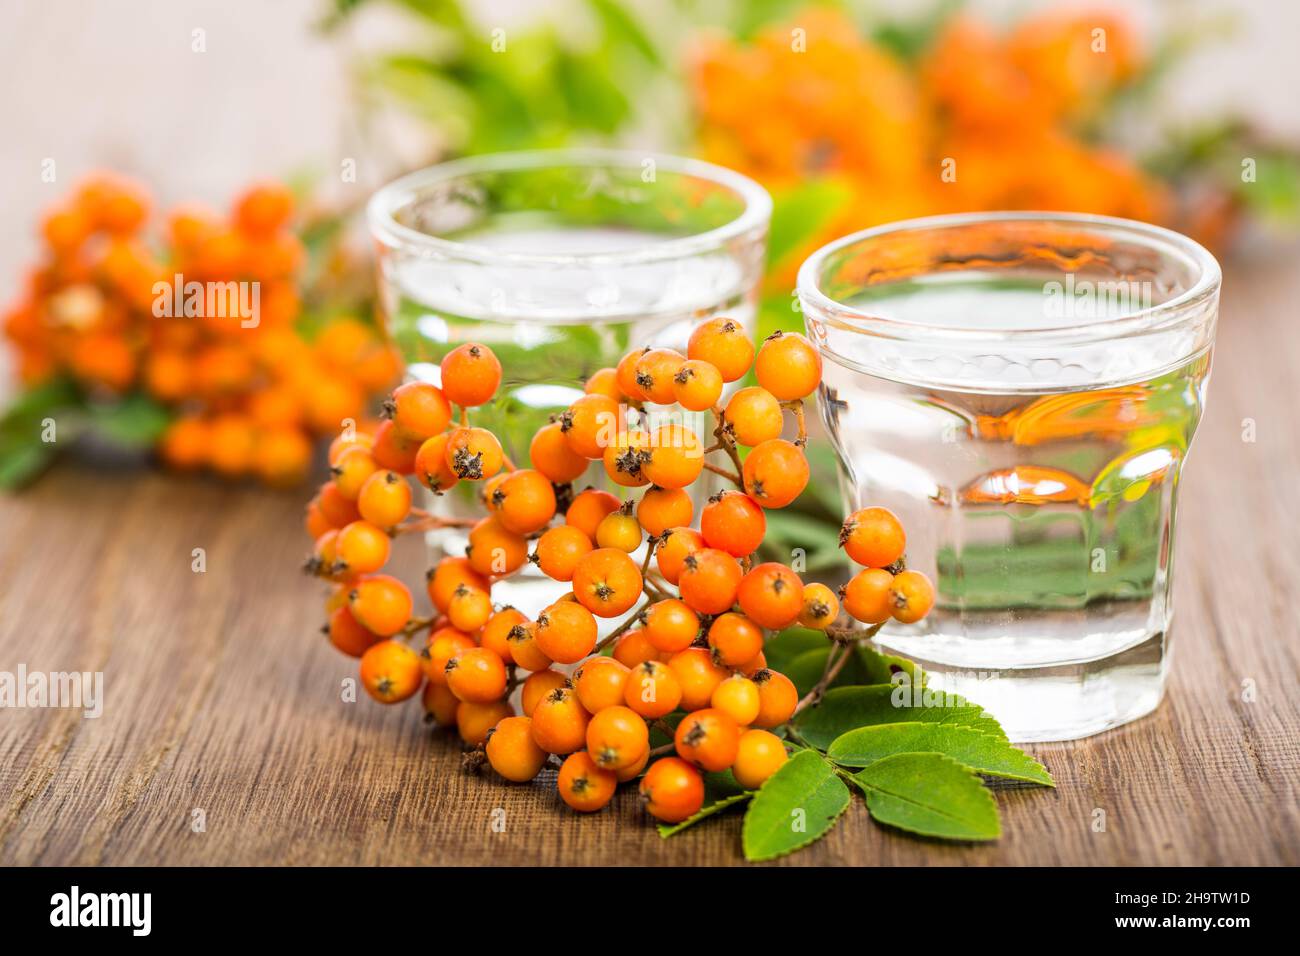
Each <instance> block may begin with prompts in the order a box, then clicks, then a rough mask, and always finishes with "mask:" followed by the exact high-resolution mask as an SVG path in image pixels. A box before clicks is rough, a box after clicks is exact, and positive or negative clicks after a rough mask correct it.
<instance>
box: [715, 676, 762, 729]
mask: <svg viewBox="0 0 1300 956" xmlns="http://www.w3.org/2000/svg"><path fill="white" fill-rule="evenodd" d="M758 705H759V700H758V685H757V684H755V683H754V682H753V681H752V680H750V679H749V678H748V677H746V676H745V675H744V674H733V675H732V676H730V677H728V678H727V679H726V680H724V681H723V682H722V683H720V684H719V685H718V686H717V687H715V688H713V696H711V697H710V698H709V706H710V707H712V708H713V709H714V710H720V711H722V712H723V713H724V714H726V715H727V716H728V717H730V718H731V719H732V720H734V721H735V722H736V725H737V726H738V727H748V726H749V725H750V724H752V723H753V722H754V718H755V717H757V716H758Z"/></svg>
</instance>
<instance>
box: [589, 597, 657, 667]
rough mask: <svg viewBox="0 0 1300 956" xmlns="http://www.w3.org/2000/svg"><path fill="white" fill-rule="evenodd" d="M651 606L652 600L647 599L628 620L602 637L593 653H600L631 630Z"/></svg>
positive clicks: (592, 650)
mask: <svg viewBox="0 0 1300 956" xmlns="http://www.w3.org/2000/svg"><path fill="white" fill-rule="evenodd" d="M649 606H650V602H649V601H646V602H645V603H644V604H642V605H641V606H640V607H639V608H637V609H636V610H635V611H633V612H632V613H631V614H629V615H628V617H627V620H626V621H624V622H623V623H622V624H620V625H619V626H618V627H616V628H614V630H612V631H610V632H609V634H607V635H606V636H605V637H603V638H601V640H600V643H598V644H597V645H596V646H595V647H593V648H592V649H591V653H592V654H599V653H600V652H601V651H603V650H604V649H605V648H607V647H609V645H611V644H613V643H614V642H615V641H617V640H618V639H619V638H620V637H622V636H623V635H624V634H626V633H627V632H628V631H629V630H631V629H632V625H634V624H636V622H637V619H638V618H639V617H641V612H642V611H644V610H645V609H646V608H647V607H649Z"/></svg>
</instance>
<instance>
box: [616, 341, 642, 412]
mask: <svg viewBox="0 0 1300 956" xmlns="http://www.w3.org/2000/svg"><path fill="white" fill-rule="evenodd" d="M649 351H650V347H649V346H646V347H644V348H639V349H633V350H632V351H631V352H628V353H627V354H626V355H624V356H623V357H622V358H621V359H619V362H618V366H617V367H616V368H615V369H614V381H615V382H616V383H617V385H618V390H619V391H620V392H622V393H623V394H624V395H625V396H627V397H628V398H630V399H631V400H632V401H634V402H644V401H647V398H646V395H645V393H644V392H643V391H641V386H640V385H638V384H637V380H636V366H637V363H638V362H640V361H641V356H642V355H645V353H646V352H649Z"/></svg>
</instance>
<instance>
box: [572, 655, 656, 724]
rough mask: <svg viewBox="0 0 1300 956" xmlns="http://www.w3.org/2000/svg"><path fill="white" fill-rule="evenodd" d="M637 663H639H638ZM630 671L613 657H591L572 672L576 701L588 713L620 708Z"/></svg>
mask: <svg viewBox="0 0 1300 956" xmlns="http://www.w3.org/2000/svg"><path fill="white" fill-rule="evenodd" d="M637 663H640V661H638V662H637ZM630 673H631V669H630V668H629V667H628V666H627V665H626V664H623V663H621V662H619V661H618V660H617V659H615V658H613V657H593V658H592V659H591V660H589V661H584V662H583V664H582V666H581V667H579V668H578V669H577V670H576V671H574V672H573V686H574V688H575V689H576V690H577V692H578V701H579V702H580V703H581V704H582V706H583V707H585V708H586V709H587V710H588V711H589V712H590V713H593V714H599V713H600V712H601V711H603V710H605V708H607V707H615V706H620V705H621V704H622V703H623V693H624V691H626V690H627V678H628V675H629V674H630Z"/></svg>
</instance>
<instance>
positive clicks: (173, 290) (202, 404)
mask: <svg viewBox="0 0 1300 956" xmlns="http://www.w3.org/2000/svg"><path fill="white" fill-rule="evenodd" d="M149 208H150V202H149V197H148V195H147V193H146V191H145V190H144V189H142V188H141V187H140V186H139V185H137V184H135V183H133V182H131V181H129V180H126V179H123V178H121V177H119V176H116V175H113V174H97V175H95V176H93V177H91V178H90V179H88V180H87V181H86V182H84V183H83V184H82V185H81V186H80V187H79V188H77V189H76V190H75V191H74V192H73V193H72V195H71V196H70V197H68V199H67V200H66V201H64V202H62V203H61V204H60V205H58V206H57V207H56V208H55V209H53V210H52V211H51V212H50V213H49V214H48V215H47V216H46V218H45V220H44V223H43V224H42V237H43V240H44V254H43V257H42V261H41V262H40V263H39V265H37V266H36V267H35V268H34V269H33V270H32V271H31V273H30V276H29V278H28V281H27V283H26V289H25V292H24V293H23V295H22V297H21V299H20V301H19V302H18V303H17V304H15V305H14V306H13V307H12V308H11V309H10V310H9V311H8V312H7V314H6V315H5V318H4V330H5V334H6V336H7V338H8V339H9V341H10V342H11V343H12V344H13V345H14V347H15V348H16V350H17V359H18V361H17V368H18V374H19V377H20V379H21V381H22V383H23V384H24V385H26V386H34V385H37V384H39V383H41V382H43V381H46V380H49V379H51V378H54V377H57V376H65V377H70V378H71V379H72V380H73V381H74V382H75V383H76V385H77V386H78V388H79V389H80V390H81V391H83V392H85V393H86V394H88V395H90V396H92V397H94V398H95V399H96V400H98V401H108V402H111V401H114V400H117V399H120V398H122V397H125V396H127V395H133V394H134V395H146V396H148V397H149V398H150V399H152V400H153V401H154V402H156V403H157V404H159V405H161V406H163V407H164V408H166V409H167V411H168V413H169V414H170V415H171V416H172V421H171V423H170V425H169V426H168V427H167V429H166V431H165V432H164V433H163V434H162V437H161V439H160V440H159V444H158V449H157V450H158V452H159V454H160V455H161V457H162V458H163V460H164V461H165V462H167V463H168V464H170V465H172V466H174V467H178V468H184V469H196V468H209V469H211V470H213V471H215V472H217V473H218V474H221V475H223V476H228V477H232V478H234V477H243V476H248V475H253V476H257V477H259V478H261V479H262V480H264V481H266V482H268V483H272V484H293V483H296V482H298V481H299V480H301V479H302V477H303V476H304V475H305V474H306V471H307V469H308V466H309V464H310V459H311V453H312V436H313V435H322V434H336V433H337V432H338V431H339V430H340V428H341V427H343V423H344V421H345V420H347V419H353V420H354V421H355V420H359V419H360V418H361V416H362V415H363V413H364V412H365V411H366V406H367V401H368V399H369V398H370V397H371V396H374V395H377V394H379V393H381V392H384V391H387V390H388V389H389V388H390V387H391V386H392V384H393V382H394V381H395V379H396V378H397V377H398V375H399V374H400V359H399V357H398V355H397V353H396V351H395V349H394V348H393V347H392V346H391V345H390V344H388V343H387V342H386V341H385V340H384V339H383V338H382V336H381V335H380V334H379V333H378V332H377V331H376V330H374V329H373V328H372V327H371V326H370V325H368V324H366V323H363V322H361V321H358V320H355V319H350V318H340V319H335V320H333V321H331V322H329V323H328V324H326V325H325V326H324V327H323V328H322V329H321V330H320V331H319V332H318V334H317V335H316V336H315V337H314V339H313V340H312V341H308V340H307V338H306V337H305V336H304V335H303V334H302V333H301V332H300V331H299V329H298V327H297V326H298V320H299V318H300V313H301V302H300V299H299V281H300V279H301V274H302V270H303V266H304V263H305V260H306V251H305V249H304V247H303V244H302V242H301V241H300V240H299V238H298V236H297V235H295V234H294V232H293V231H292V228H291V223H292V219H293V214H294V200H293V196H292V194H291V193H290V191H289V190H288V189H287V188H286V187H285V186H283V185H281V184H278V183H264V184H258V185H255V186H252V187H251V188H249V189H248V190H247V191H246V192H244V193H243V195H241V196H240V197H239V198H238V199H237V201H236V202H235V203H234V206H233V208H232V210H231V211H230V213H229V215H227V216H222V215H220V214H218V213H216V212H214V211H211V210H208V209H206V208H203V207H200V206H195V205H186V206H181V207H177V208H176V209H174V210H172V211H171V213H170V215H168V216H167V218H166V226H165V230H164V231H163V235H162V236H161V237H159V238H158V241H157V242H152V241H151V237H150V236H149V234H148V232H147V228H148V225H149Z"/></svg>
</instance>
